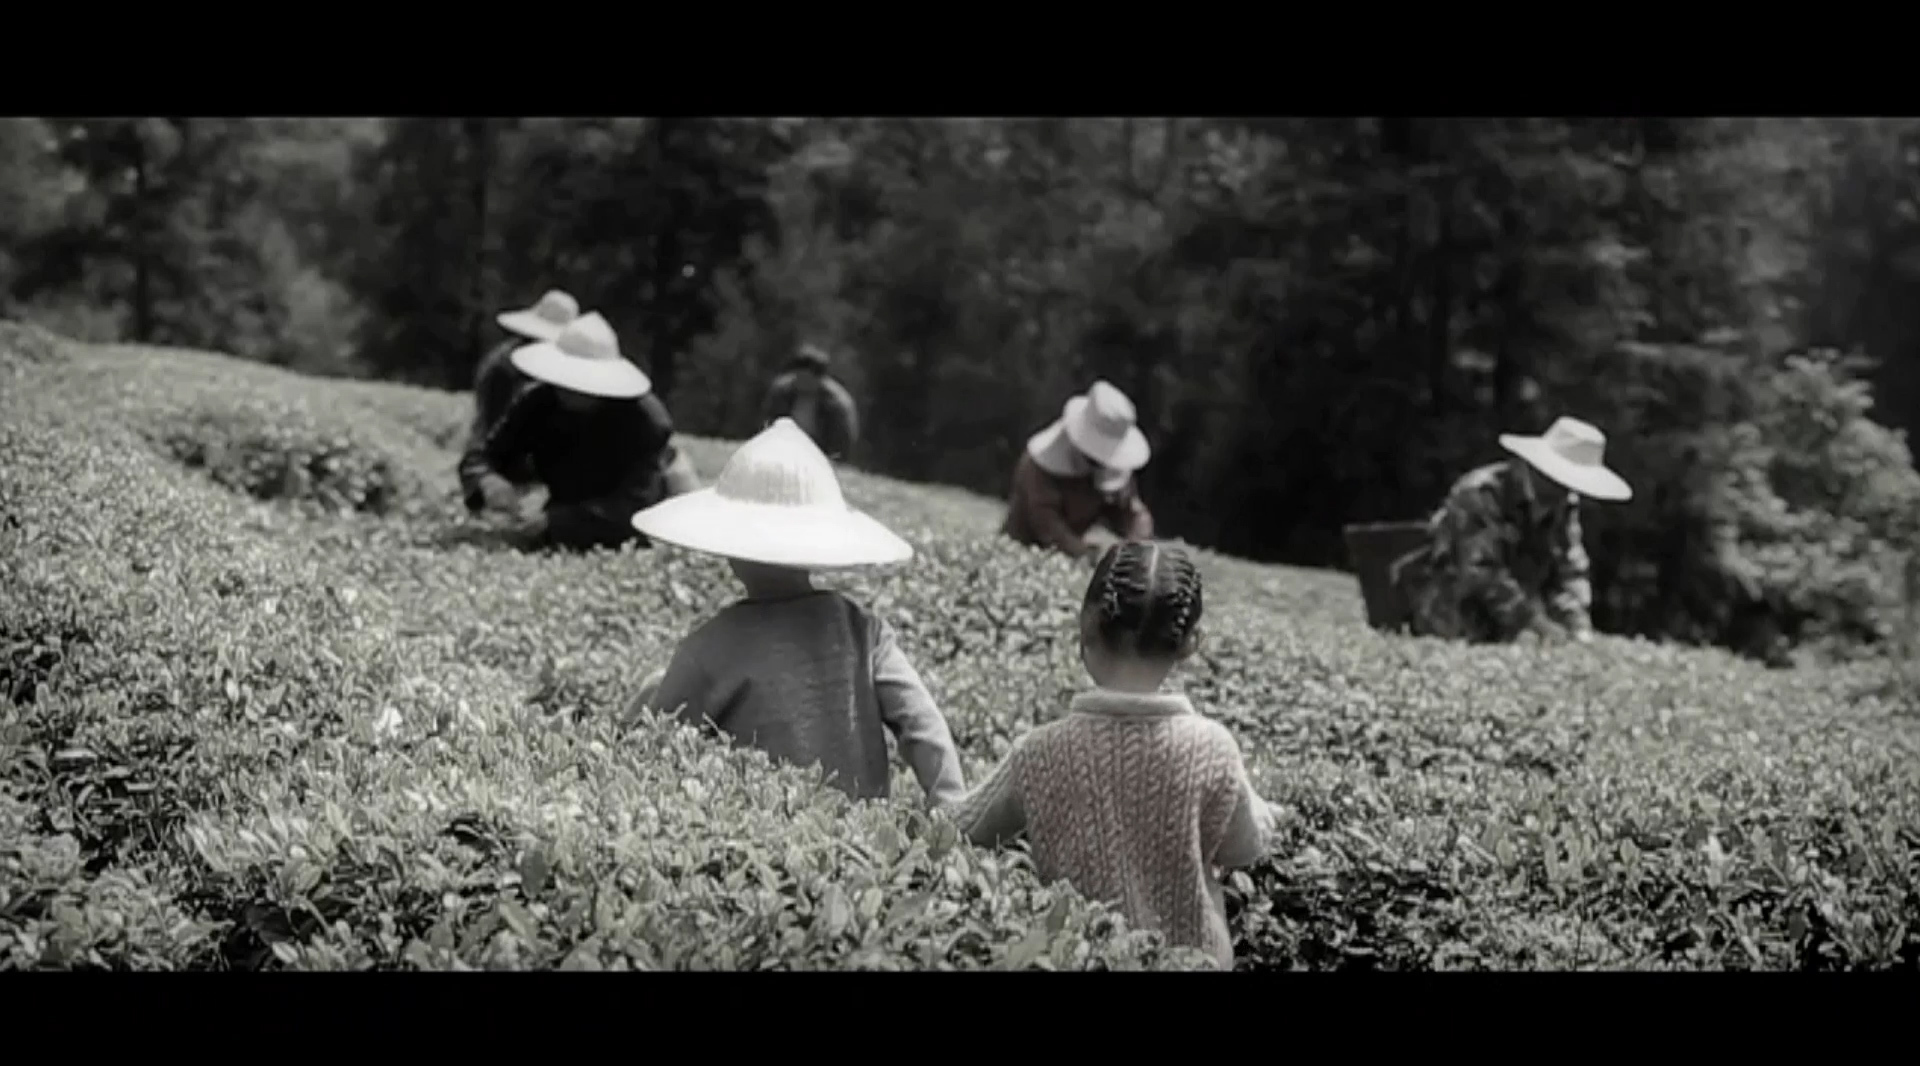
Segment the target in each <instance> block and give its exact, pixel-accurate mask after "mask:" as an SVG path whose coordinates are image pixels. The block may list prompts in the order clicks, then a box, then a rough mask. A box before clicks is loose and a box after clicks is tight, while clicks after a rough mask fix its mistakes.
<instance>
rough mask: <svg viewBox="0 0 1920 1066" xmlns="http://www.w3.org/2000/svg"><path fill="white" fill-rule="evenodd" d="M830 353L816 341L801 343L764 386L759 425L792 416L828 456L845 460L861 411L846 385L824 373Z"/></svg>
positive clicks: (855, 441) (856, 435)
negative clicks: (780, 369) (765, 388)
mask: <svg viewBox="0 0 1920 1066" xmlns="http://www.w3.org/2000/svg"><path fill="white" fill-rule="evenodd" d="M828 362H829V356H828V355H827V352H826V349H824V348H822V347H820V346H819V345H817V344H803V345H801V346H800V351H799V352H798V353H796V354H795V355H794V357H793V360H792V362H790V363H789V364H788V365H787V369H786V372H785V373H783V374H781V375H780V376H779V377H777V378H774V379H773V384H772V385H769V386H768V387H767V398H766V402H765V403H764V405H763V414H762V418H761V425H762V426H763V427H765V426H770V425H772V424H773V423H774V420H775V419H778V418H791V419H793V420H794V421H795V422H797V423H799V425H800V428H801V429H803V430H805V431H806V433H807V436H809V437H812V438H813V441H814V443H815V444H818V445H819V446H820V450H821V451H823V452H826V453H827V458H829V459H832V460H834V461H835V462H844V461H846V460H848V459H851V458H852V457H853V449H854V446H855V445H857V444H859V443H860V414H859V410H858V408H857V407H855V405H854V402H853V396H852V395H851V394H849V393H848V392H847V389H846V386H844V385H842V384H840V383H839V382H838V381H835V380H834V379H833V377H832V375H830V374H828V373H827V367H828Z"/></svg>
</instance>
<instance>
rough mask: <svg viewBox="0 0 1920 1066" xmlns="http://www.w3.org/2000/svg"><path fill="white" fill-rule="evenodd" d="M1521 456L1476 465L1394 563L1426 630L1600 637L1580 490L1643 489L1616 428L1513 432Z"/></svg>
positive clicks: (1614, 493) (1506, 439) (1434, 633)
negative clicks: (1610, 458)
mask: <svg viewBox="0 0 1920 1066" xmlns="http://www.w3.org/2000/svg"><path fill="white" fill-rule="evenodd" d="M1500 446H1501V447H1502V448H1505V449H1506V450H1507V451H1509V452H1511V453H1513V456H1514V457H1513V458H1511V459H1507V460H1505V461H1503V462H1498V463H1492V464H1489V465H1487V466H1483V467H1480V468H1479V469H1477V470H1472V471H1469V472H1468V473H1467V474H1466V475H1464V476H1463V477H1461V478H1460V480H1459V481H1457V482H1455V483H1454V485H1453V488H1452V490H1451V491H1449V492H1448V493H1447V498H1446V500H1445V501H1444V502H1442V503H1441V505H1440V508H1439V510H1437V511H1435V512H1434V514H1433V517H1432V518H1431V519H1430V520H1429V523H1428V533H1427V545H1426V547H1424V548H1420V549H1418V550H1416V551H1414V552H1410V553H1409V554H1408V555H1407V556H1406V557H1404V558H1402V559H1400V560H1399V561H1397V562H1395V563H1394V564H1393V581H1394V586H1395V588H1396V589H1397V590H1398V591H1399V593H1400V595H1401V596H1403V597H1404V598H1405V602H1406V604H1407V606H1408V608H1409V614H1410V615H1411V621H1412V625H1411V629H1412V631H1413V633H1414V634H1415V635H1417V636H1427V637H1440V638H1442V639H1448V640H1470V641H1478V642H1483V643H1484V642H1506V641H1511V640H1515V639H1517V638H1519V637H1520V636H1521V635H1522V634H1524V633H1531V634H1533V635H1534V636H1536V637H1541V638H1547V639H1556V638H1561V637H1565V638H1568V639H1571V640H1575V641H1581V642H1584V641H1587V640H1590V639H1592V637H1593V620H1592V617H1591V615H1590V611H1591V609H1592V606H1593V586H1592V585H1591V583H1590V582H1589V580H1588V576H1587V575H1588V571H1589V569H1590V563H1589V561H1588V559H1587V549H1586V546H1585V544H1584V543H1582V538H1581V533H1580V500H1581V498H1582V497H1585V498H1588V499H1594V500H1605V501H1613V502H1618V501H1622V500H1629V499H1632V498H1633V489H1632V487H1631V486H1629V485H1628V484H1627V483H1626V481H1625V480H1623V479H1622V478H1621V477H1620V475H1618V474H1616V473H1614V472H1613V471H1612V470H1609V469H1607V465H1606V447H1607V437H1606V434H1604V433H1602V432H1601V431H1600V430H1599V429H1598V428H1596V427H1594V426H1591V425H1588V424H1587V423H1585V422H1582V421H1580V420H1579V419H1577V418H1560V419H1556V420H1555V421H1554V423H1553V425H1551V426H1548V427H1547V432H1546V433H1545V434H1544V435H1542V436H1538V437H1523V436H1517V435H1514V434H1502V435H1501V437H1500Z"/></svg>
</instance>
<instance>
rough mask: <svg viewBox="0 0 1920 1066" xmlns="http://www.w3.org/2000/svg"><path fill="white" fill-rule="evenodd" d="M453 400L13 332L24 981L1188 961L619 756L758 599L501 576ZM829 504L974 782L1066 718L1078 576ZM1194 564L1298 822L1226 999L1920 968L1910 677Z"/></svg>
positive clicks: (7, 509) (939, 497)
mask: <svg viewBox="0 0 1920 1066" xmlns="http://www.w3.org/2000/svg"><path fill="white" fill-rule="evenodd" d="M469 403H470V401H469V398H468V397H467V396H464V395H453V394H444V393H436V392H429V391H424V390H417V389H409V388H401V387H395V386H388V385H378V384H367V383H343V382H330V381H320V380H310V379H305V378H301V377H297V376H294V375H291V374H288V373H285V372H282V371H280V370H277V369H273V368H270V367H266V366H262V365H256V364H251V363H245V362H238V361H234V360H230V359H226V358H223V357H220V356H215V355H208V354H201V353H194V352H185V351H172V350H158V349H139V348H127V347H85V346H79V345H70V344H67V343H65V342H62V341H56V340H54V339H52V338H50V337H48V336H47V335H45V334H42V333H40V332H38V331H36V330H32V329H28V328H24V327H17V326H12V325H8V324H0V697H3V698H0V962H3V963H4V965H5V967H7V968H10V969H32V968H86V967H106V968H130V969H169V968H173V969H188V968H230V969H257V968H266V969H273V968H290V969H329V968H366V967H375V968H433V969H445V968H463V967H472V968H489V967H500V968H589V969H592V968H601V969H617V968H663V969H673V968H742V969H761V968H776V969H819V968H844V967H863V968H895V969H927V968H959V969H972V968H994V967H1036V966H1037V967H1050V968H1054V969H1096V968H1107V969H1141V968H1146V969H1162V968H1184V967H1190V966H1194V965H1197V962H1196V960H1195V959H1194V958H1193V957H1192V956H1188V955H1184V954H1181V953H1171V952H1167V951H1165V950H1163V949H1162V948H1161V947H1160V946H1159V945H1158V944H1157V942H1156V938H1154V937H1152V936H1150V935H1147V934H1143V933H1138V932H1130V931H1128V930H1127V929H1126V928H1125V927H1124V925H1123V923H1121V922H1119V921H1118V920H1117V919H1116V918H1114V917H1113V916H1112V915H1111V914H1110V913H1108V912H1106V911H1105V910H1104V909H1103V908H1100V907H1097V906H1089V905H1087V904H1085V903H1084V902H1082V901H1080V900H1078V899H1076V898H1075V897H1073V895H1072V894H1071V893H1070V892H1066V891H1064V890H1055V889H1052V888H1049V887H1047V886H1044V885H1042V884H1040V883H1039V882H1038V881H1037V880H1036V879H1035V878H1034V876H1033V874H1032V871H1031V867H1030V865H1029V864H1028V862H1027V860H1026V859H1025V857H1024V855H1023V854H1022V853H1021V852H1020V851H1019V850H1017V849H1015V850H1011V851H1005V852H998V853H996V852H991V851H986V850H981V849H974V848H971V847H968V846H966V845H964V844H960V843H958V842H957V841H956V839H955V833H954V831H953V829H952V827H951V826H950V825H948V824H947V823H945V822H944V821H941V820H936V821H931V822H930V821H927V820H925V819H923V818H921V817H920V816H918V815H915V814H914V813H913V808H914V806H915V805H916V804H917V802H918V801H919V798H920V795H919V790H918V788H917V786H916V785H915V784H914V783H913V781H912V779H911V778H910V777H909V776H907V775H905V774H904V773H902V774H901V775H900V776H899V778H898V781H899V788H898V789H897V792H896V794H897V797H898V798H897V799H896V800H895V801H894V802H893V803H892V804H891V805H887V804H871V805H862V806H853V805H850V804H848V803H846V802H844V801H842V800H840V799H838V798H837V797H836V796H835V794H833V793H831V792H826V791H823V790H821V789H820V788H818V787H817V785H816V783H815V782H814V780H813V779H812V778H811V777H810V775H809V774H807V773H804V772H801V771H796V770H790V769H789V770H776V769H774V768H772V767H770V766H768V765H767V764H766V762H765V760H764V759H762V758H760V757H758V756H757V755H754V754H751V753H745V752H736V751H728V750H725V749H724V748H723V747H722V746H721V745H718V744H716V743H713V742H710V741H708V740H706V739H703V738H702V737H700V736H699V735H698V734H696V733H694V732H693V731H691V730H686V729H681V728H678V727H675V726H669V725H664V724H661V723H657V722H641V723H635V724H631V725H628V724H623V723H621V722H618V721H616V720H615V718H616V712H617V709H618V707H619V706H620V705H621V703H622V701H623V700H624V698H625V697H626V696H627V695H628V694H629V693H630V692H631V690H632V687H633V686H634V684H635V683H636V682H637V681H638V680H639V678H640V677H641V676H643V675H644V674H645V673H646V672H647V671H648V670H649V669H651V668H652V667H654V666H656V665H658V664H662V663H664V661H665V656H666V655H667V654H668V652H669V650H670V648H671V647H672V645H673V643H674V641H675V640H676V639H677V637H678V636H679V635H680V634H681V633H683V632H684V631H686V630H687V629H688V628H689V627H690V626H692V625H693V624H695V623H696V622H697V621H698V620H699V619H701V618H702V617H703V616H705V615H706V614H707V613H709V612H711V611H713V610H715V609H717V608H718V607H719V606H721V605H722V604H723V603H724V602H726V600H727V599H728V598H729V597H731V596H732V595H734V589H733V586H732V584H731V579H730V578H729V577H728V575H727V574H726V572H725V570H724V568H723V566H722V565H721V564H719V563H717V562H714V561H709V560H704V559H700V558H698V557H693V556H689V555H687V554H685V553H681V552H678V551H676V550H673V549H660V550H656V551H652V552H638V553H635V552H628V553H624V554H618V555H599V556H593V557H566V558H563V557H535V556H526V555H520V554H516V553H514V552H511V551H508V550H505V549H503V548H500V547H497V546H495V545H493V544H492V543H490V542H489V541H488V539H487V538H486V537H485V535H484V534H483V532H481V531H478V530H476V529H475V528H474V527H473V526H472V524H471V523H469V522H468V521H467V519H466V517H465V514H464V512H463V511H462V510H461V509H460V507H459V504H458V501H457V499H456V493H455V486H454V478H453V465H454V458H455V456H454V451H453V449H454V448H455V447H457V444H458V441H459V439H460V437H461V435H462V433H463V431H464V426H465V421H466V418H467V417H468V412H469V410H470V406H469ZM690 447H691V449H692V452H693V455H694V457H695V459H696V462H697V464H698V465H699V467H700V469H701V472H702V473H703V474H704V475H706V476H707V477H709V478H711V477H712V476H713V475H714V474H716V473H717V472H718V470H719V467H720V465H721V463H722V462H723V461H724V458H725V455H726V453H727V445H725V444H724V443H721V442H711V441H695V442H692V443H691V445H690ZM844 483H845V486H846V489H847V492H848V495H849V496H850V498H851V499H852V500H853V501H854V502H855V503H856V504H857V505H859V506H862V507H865V508H868V509H870V510H871V511H873V512H874V513H876V514H877V515H878V516H880V517H881V518H883V519H884V520H885V521H887V522H888V523H890V524H891V525H892V526H893V527H894V528H895V529H897V530H898V531H899V532H900V533H901V534H902V535H903V536H905V537H907V538H908V539H909V540H910V541H912V542H913V544H914V545H915V547H916V548H917V549H918V550H919V552H920V555H919V557H918V559H917V560H916V561H915V562H914V563H913V564H912V565H911V566H909V567H908V568H906V569H904V570H901V571H898V572H895V573H892V574H886V575H876V576H873V577H871V578H867V579H863V580H860V581H855V582H850V583H849V584H850V586H851V588H852V589H853V590H854V591H855V592H856V594H857V595H859V596H862V597H864V598H866V599H867V600H868V601H869V602H871V603H873V604H875V605H876V606H878V607H879V609H881V610H882V611H884V612H885V613H886V614H887V616H888V617H889V618H891V619H892V620H893V622H894V623H895V625H897V626H898V627H899V629H900V631H901V633H902V638H903V640H904V642H905V644H906V647H907V649H908V650H909V653H910V654H911V655H912V657H913V658H914V660H915V661H916V663H917V665H918V666H919V667H920V669H921V671H922V672H923V673H924V674H925V675H926V677H927V679H928V683H929V685H930V687H931V688H932V689H933V692H934V694H935V696H936V697H937V698H938V699H939V700H940V702H941V704H942V706H943V708H944V709H945V711H946V713H947V715H948V716H949V718H950V720H951V721H952V723H953V728H954V731H955V733H956V736H957V738H958V740H959V742H960V744H961V745H962V747H963V748H964V752H965V756H966V762H967V770H968V772H969V774H970V775H973V776H977V775H980V774H981V773H983V772H984V771H985V770H986V769H987V768H988V767H989V766H990V764H991V761H992V760H993V759H994V758H995V757H997V756H998V755H1000V754H1001V753H1002V752H1004V751H1005V750H1006V748H1007V746H1008V744H1009V743H1010V742H1011V740H1012V739H1013V738H1014V737H1015V736H1016V735H1018V734H1019V733H1020V732H1021V731H1022V730H1024V729H1026V728H1028V727H1029V726H1031V725H1032V724H1034V723H1035V722H1038V721H1041V720H1044V719H1045V718H1047V717H1048V716H1051V715H1053V714H1056V713H1058V711H1059V710H1060V709H1061V708H1062V707H1063V706H1064V704H1065V702H1066V700H1067V697H1068V695H1069V694H1070V693H1071V692H1072V691H1074V690H1075V689H1077V688H1078V687H1080V686H1081V685H1082V684H1083V683H1084V679H1083V676H1082V675H1081V673H1080V670H1079V667H1078V663H1077V659H1076V656H1075V650H1074V647H1073V644H1072V617H1073V612H1074V610H1075V608H1076V606H1077V604H1078V601H1079V597H1080V594H1081V590H1082V588H1083V582H1084V580H1085V571H1083V570H1081V569H1078V568H1076V567H1075V566H1073V565H1072V564H1070V563H1067V562H1065V561H1062V560H1058V559H1053V558H1050V557H1045V556H1042V555H1039V554H1035V553H1031V552H1028V551H1026V550H1024V549H1021V548H1018V547H1014V546H1011V545H1009V544H1006V543H1004V542H1002V541H1000V540H999V539H997V538H996V536H995V524H996V522H997V519H998V517H999V504H998V503H997V502H996V501H992V500H986V499H980V498H977V497H974V496H970V495H967V494H965V493H961V492H956V491H951V490H945V489H937V488H928V487H921V486H914V485H906V484H901V483H897V482H892V481H888V480H885V479H881V478H876V477H870V476H865V475H862V474H859V473H853V472H848V473H846V474H845V482H844ZM1205 565H1206V568H1207V575H1208V579H1209V586H1208V590H1207V593H1208V601H1207V602H1208V614H1207V620H1206V625H1207V628H1208V637H1207V643H1206V645H1205V653H1204V655H1203V656H1202V658H1201V659H1200V660H1199V661H1197V662H1195V663H1194V664H1193V665H1192V667H1191V668H1190V669H1188V670H1187V671H1186V672H1185V673H1184V675H1182V678H1181V681H1182V683H1183V684H1184V686H1185V688H1186V690H1187V691H1188V692H1189V693H1190V694H1191V695H1192V696H1194V697H1195V699H1196V701H1197V702H1198V703H1199V704H1200V705H1201V706H1202V708H1203V709H1205V710H1206V711H1207V712H1209V713H1211V714H1213V715H1215V716H1217V717H1218V718H1219V719H1220V720H1221V721H1223V722H1225V723H1226V724H1228V725H1229V726H1230V727H1231V728H1232V729H1233V731H1234V732H1235V734H1236V735H1237V736H1238V737H1239V738H1240V741H1241V743H1242V745H1243V746H1244V747H1245V749H1246V750H1247V752H1248V755H1249V760H1250V763H1251V765H1252V766H1253V768H1254V772H1255V777H1256V780H1257V782H1258V784H1259V785H1260V786H1261V788H1262V789H1263V791H1264V792H1265V794H1266V795H1267V796H1268V797H1269V798H1270V799H1271V800H1272V801H1273V802H1274V803H1275V804H1276V805H1277V806H1279V807H1280V809H1281V811H1282V823H1281V826H1280V831H1279V837H1278V841H1277V846H1276V850H1275V852H1274V855H1273V856H1272V858H1271V859H1270V860H1268V861H1267V862H1266V863H1265V864H1263V865H1261V866H1260V867H1258V868H1256V869H1254V870H1252V871H1249V872H1247V873H1243V874H1240V875H1236V876H1235V877H1234V879H1233V882H1232V885H1231V887H1230V891H1229V895H1230V907H1231V910H1232V919H1233V923H1234V925H1235V927H1236V930H1237V934H1238V939H1239V945H1238V951H1239V956H1240V962H1239V968H1240V969H1242V970H1246V971H1254V970H1264V969H1339V968H1383V969H1462V968H1468V969H1474V968H1481V969H1484V968H1496V969H1499V968H1506V969H1511V968H1549V969H1574V968H1613V969H1620V968H1632V969H1664V968H1675V969H1727V968H1732V969H1767V970H1792V969H1840V968H1892V969H1905V970H1914V969H1917V968H1920V757H1917V756H1920V713H1917V712H1916V709H1915V705H1914V703H1913V702H1912V700H1911V697H1910V695H1909V693H1910V692H1911V691H1912V690H1911V689H1910V688H1909V687H1907V682H1905V681H1903V679H1902V677H1901V676H1900V673H1899V671H1898V670H1897V669H1896V668H1894V667H1890V666H1885V665H1882V666H1879V667H1874V666H1853V667H1848V668H1844V669H1842V668H1808V669H1804V670H1798V671H1790V672H1789V671H1779V672H1775V671H1768V670H1766V669H1764V668H1762V667H1759V666H1756V665H1753V664H1748V663H1744V662H1740V661H1736V660H1735V659H1733V658H1731V657H1729V656H1725V655H1722V654H1719V653H1715V652H1708V651H1696V650H1682V649H1676V648H1669V647H1661V646H1656V645H1653V644H1649V643H1645V642H1639V641H1632V640H1624V639H1614V638H1602V639H1600V640H1598V641H1597V642H1595V644H1594V645H1593V646H1591V647H1584V648H1567V649H1541V648H1536V647H1513V648H1492V649H1486V648H1469V647H1459V646H1448V645H1445V644H1440V643H1434V642H1425V641H1409V640H1401V639H1389V638H1385V637H1382V636H1379V635H1376V634H1374V633H1372V632H1370V631H1369V630H1368V629H1366V627H1365V626H1364V624H1363V621H1362V611H1361V607H1360V601H1359V596H1358V593H1357V590H1356V589H1355V587H1354V584H1353V581H1352V579H1351V578H1349V577H1347V576H1344V575H1340V574H1334V573H1323V572H1313V571H1300V570H1291V569H1286V568H1282V567H1265V566H1254V565H1250V564H1246V563H1242V562H1236V561H1233V560H1228V559H1222V558H1217V557H1212V556H1207V557H1205Z"/></svg>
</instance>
